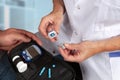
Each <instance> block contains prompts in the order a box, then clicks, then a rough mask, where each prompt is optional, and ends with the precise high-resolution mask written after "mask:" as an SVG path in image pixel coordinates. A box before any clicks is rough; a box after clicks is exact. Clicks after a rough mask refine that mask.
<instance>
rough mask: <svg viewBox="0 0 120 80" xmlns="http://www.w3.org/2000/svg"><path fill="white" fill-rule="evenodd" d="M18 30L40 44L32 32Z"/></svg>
mask: <svg viewBox="0 0 120 80" xmlns="http://www.w3.org/2000/svg"><path fill="white" fill-rule="evenodd" d="M18 32H20V33H21V34H24V35H26V36H27V37H29V38H31V39H33V40H34V41H36V42H37V43H38V44H39V45H42V43H41V41H40V39H39V38H38V37H37V36H36V35H35V34H33V33H31V32H28V31H25V30H19V31H18Z"/></svg>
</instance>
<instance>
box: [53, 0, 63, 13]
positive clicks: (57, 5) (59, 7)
mask: <svg viewBox="0 0 120 80" xmlns="http://www.w3.org/2000/svg"><path fill="white" fill-rule="evenodd" d="M52 12H53V13H59V14H62V15H63V14H64V13H65V6H64V3H63V0H53V11H52Z"/></svg>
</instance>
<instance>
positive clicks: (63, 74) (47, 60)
mask: <svg viewBox="0 0 120 80" xmlns="http://www.w3.org/2000/svg"><path fill="white" fill-rule="evenodd" d="M31 45H37V44H36V43H35V42H34V41H31V42H30V43H22V44H20V45H19V46H17V47H16V48H14V49H13V50H12V51H11V52H10V54H9V60H10V62H11V64H12V66H13V68H14V70H15V71H16V74H17V80H82V79H81V73H80V74H79V75H80V78H77V76H76V72H75V71H77V73H78V71H80V69H78V70H75V69H74V67H75V66H74V65H76V63H74V65H73V63H68V62H65V61H63V60H61V59H59V58H57V57H53V56H52V55H51V54H50V53H49V52H47V51H46V50H44V49H43V48H42V47H40V46H39V45H37V46H39V48H40V50H41V51H42V54H41V55H38V56H37V57H35V58H33V59H32V61H31V62H26V63H27V65H28V69H27V70H26V71H25V72H23V73H19V72H18V70H17V68H16V66H15V65H14V64H13V62H12V57H13V56H14V55H16V54H17V55H20V53H21V51H23V50H25V49H26V48H28V47H29V46H31ZM23 61H24V59H23ZM24 62H25V61H24ZM53 65H55V66H54V67H53ZM71 65H72V66H71ZM76 66H78V65H76ZM43 68H45V71H44V72H43V73H42V75H40V72H41V70H42V69H43ZM48 71H50V73H49V72H48ZM48 74H50V75H48Z"/></svg>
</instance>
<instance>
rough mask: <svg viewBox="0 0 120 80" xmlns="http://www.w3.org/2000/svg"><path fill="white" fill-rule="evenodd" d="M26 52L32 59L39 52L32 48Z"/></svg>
mask: <svg viewBox="0 0 120 80" xmlns="http://www.w3.org/2000/svg"><path fill="white" fill-rule="evenodd" d="M26 50H27V51H28V53H29V54H30V55H31V57H32V58H33V57H35V56H37V55H38V54H39V52H38V51H37V50H36V49H35V47H33V46H31V47H29V48H27V49H26Z"/></svg>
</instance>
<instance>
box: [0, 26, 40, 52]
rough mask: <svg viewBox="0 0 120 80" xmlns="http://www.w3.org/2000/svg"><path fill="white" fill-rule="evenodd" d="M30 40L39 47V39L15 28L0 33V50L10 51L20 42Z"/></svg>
mask: <svg viewBox="0 0 120 80" xmlns="http://www.w3.org/2000/svg"><path fill="white" fill-rule="evenodd" d="M31 39H33V40H35V41H36V42H37V43H38V44H39V45H41V41H40V40H39V38H38V37H37V36H36V35H34V34H33V33H31V32H28V31H25V30H21V29H15V28H10V29H7V30H4V31H0V49H2V50H7V51H10V50H11V49H12V48H14V47H15V46H17V45H19V44H20V43H22V42H30V41H31Z"/></svg>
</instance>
